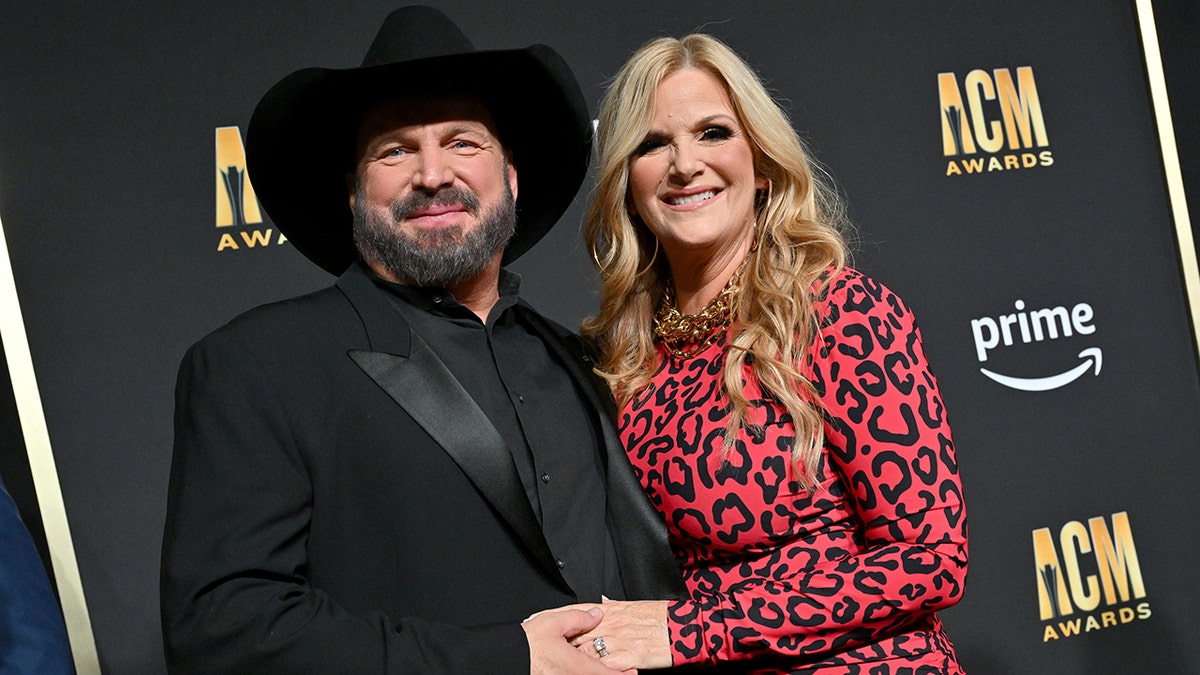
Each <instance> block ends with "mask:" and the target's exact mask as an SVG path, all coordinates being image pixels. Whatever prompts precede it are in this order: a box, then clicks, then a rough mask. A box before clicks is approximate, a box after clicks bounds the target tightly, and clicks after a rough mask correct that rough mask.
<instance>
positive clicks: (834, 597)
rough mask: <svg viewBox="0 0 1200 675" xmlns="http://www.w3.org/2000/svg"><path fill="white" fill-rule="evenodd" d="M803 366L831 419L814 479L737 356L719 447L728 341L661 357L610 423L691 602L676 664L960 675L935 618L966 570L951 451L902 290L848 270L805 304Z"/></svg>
mask: <svg viewBox="0 0 1200 675" xmlns="http://www.w3.org/2000/svg"><path fill="white" fill-rule="evenodd" d="M815 305H816V309H817V312H818V317H819V318H820V320H821V330H820V333H819V336H818V339H817V340H816V341H814V344H813V345H812V346H811V348H810V350H809V353H808V361H807V362H806V366H807V368H808V371H807V372H806V375H807V376H808V377H809V379H810V380H811V381H812V383H813V384H814V386H815V388H816V391H817V393H818V394H819V396H820V400H821V403H822V405H823V406H824V411H825V418H826V423H825V429H824V431H825V437H826V443H825V449H824V453H823V455H822V459H821V462H820V466H819V469H818V472H817V475H816V479H817V480H816V482H817V487H816V489H815V490H812V491H804V490H801V489H800V488H799V485H798V483H797V482H796V481H795V476H796V474H795V472H794V464H793V463H792V462H791V459H790V451H791V445H792V440H793V429H792V425H791V418H790V417H789V416H788V415H787V413H786V410H785V409H784V408H783V407H782V405H781V404H779V403H778V401H777V400H775V399H774V398H773V397H772V396H771V395H770V394H769V392H765V391H763V390H762V388H761V387H760V386H759V384H758V382H757V380H756V379H755V378H754V376H753V372H752V370H751V368H750V366H747V367H746V369H745V371H744V375H745V377H746V381H747V385H746V390H745V391H746V394H747V398H748V399H749V400H750V402H751V406H750V410H749V411H748V413H747V421H748V424H747V425H746V426H744V427H743V429H742V430H741V431H740V432H739V434H738V436H737V438H736V440H735V442H734V443H733V446H732V447H731V448H730V449H729V450H728V451H726V449H725V447H724V437H725V431H724V426H725V420H726V416H727V414H728V404H727V401H726V399H725V397H724V396H723V395H722V392H721V387H720V373H721V368H722V366H723V363H724V358H723V357H724V342H725V341H724V340H723V339H722V340H720V341H718V342H717V343H716V344H714V345H712V346H710V347H709V348H707V349H706V350H704V351H703V352H701V353H699V354H697V355H695V356H693V357H692V358H689V359H682V360H681V359H678V358H674V357H672V356H670V355H669V354H667V352H666V351H665V350H662V349H661V348H660V350H659V365H658V369H657V372H656V373H655V375H654V377H653V380H652V382H651V383H650V384H649V385H648V386H647V387H646V388H645V389H644V390H642V391H641V392H639V395H638V396H637V397H635V399H634V400H633V401H631V402H630V403H629V404H628V406H627V407H626V408H625V410H623V411H622V414H621V418H620V433H621V437H622V440H623V441H624V444H625V447H626V448H627V451H628V454H629V457H630V460H631V461H632V463H633V466H634V469H635V471H636V473H637V475H638V478H639V479H640V481H641V483H642V486H643V487H644V488H645V490H646V492H647V494H648V495H649V496H650V499H651V501H652V502H653V503H654V505H655V506H656V507H657V508H658V510H659V511H660V512H661V513H662V514H663V516H664V518H665V519H666V523H667V528H668V532H669V536H670V540H671V545H672V548H673V549H674V552H675V556H676V560H677V562H678V563H679V566H680V569H681V570H682V572H683V575H684V578H685V581H686V583H687V587H688V589H689V591H690V595H691V597H690V599H689V600H682V601H676V602H673V603H671V604H670V606H669V627H670V633H671V649H672V657H673V662H674V665H676V666H678V665H684V664H705V665H710V666H711V665H715V664H722V663H725V664H727V665H730V666H735V667H736V669H737V670H738V672H764V673H766V672H771V673H781V672H783V673H807V672H820V673H870V674H872V675H888V674H894V675H901V674H908V675H916V674H918V673H958V672H961V669H960V667H959V665H958V663H957V659H956V657H955V653H954V648H953V646H952V645H951V643H950V641H949V640H948V639H947V637H946V635H945V633H944V632H943V630H942V625H941V622H940V620H939V619H938V617H937V615H936V613H935V612H936V610H938V609H940V608H944V607H948V606H950V605H953V604H954V603H956V602H957V601H958V599H959V598H960V597H961V595H962V592H963V582H964V580H965V576H966V563H967V545H966V518H965V512H964V509H963V501H962V490H961V484H960V481H959V475H958V468H957V464H956V461H955V451H954V444H953V442H952V440H951V437H950V428H949V426H948V425H947V423H946V413H945V409H944V407H943V404H942V399H941V395H940V394H939V392H938V387H937V383H936V381H935V380H934V378H933V375H932V374H931V373H930V372H929V370H928V368H927V364H926V362H925V355H924V352H923V349H922V347H921V341H920V333H919V332H918V330H917V329H916V327H915V326H914V323H913V317H912V314H911V312H910V311H909V310H908V308H907V307H906V306H905V305H904V304H903V303H902V302H901V300H900V298H899V297H898V296H896V295H895V294H893V293H892V292H890V291H889V290H888V289H887V288H885V287H883V286H882V285H880V284H878V283H876V282H874V281H872V280H871V279H869V278H867V277H866V276H864V275H862V274H861V273H859V272H857V271H855V270H852V269H845V270H843V271H841V272H840V273H839V274H838V275H837V276H836V277H835V278H834V279H833V280H832V281H831V282H830V284H829V285H828V287H827V291H826V293H825V295H824V297H823V298H821V299H818V300H817V301H816V302H815Z"/></svg>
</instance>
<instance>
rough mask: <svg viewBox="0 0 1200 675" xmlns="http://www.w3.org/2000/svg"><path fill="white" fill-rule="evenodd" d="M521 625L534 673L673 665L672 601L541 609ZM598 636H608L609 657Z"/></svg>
mask: <svg viewBox="0 0 1200 675" xmlns="http://www.w3.org/2000/svg"><path fill="white" fill-rule="evenodd" d="M521 625H522V627H523V628H524V629H525V633H526V635H527V637H528V639H529V651H530V657H531V669H532V672H534V673H539V672H541V673H556V672H562V673H567V672H570V673H597V674H599V673H612V672H614V671H615V672H625V673H635V672H636V671H637V670H638V669H653V668H669V667H670V666H671V641H670V633H669V630H668V628H667V602H666V601H659V600H636V601H612V600H607V599H606V600H605V601H604V602H603V603H600V604H596V603H581V604H578V605H568V606H566V607H559V608H557V609H549V610H545V611H542V612H538V613H537V614H534V615H533V616H531V617H529V618H528V619H526V620H525V622H524V623H523V624H521ZM596 638H604V640H603V645H604V647H605V652H606V653H605V655H604V656H601V655H600V654H599V653H598V652H597V650H596V644H597V641H596ZM571 652H573V653H571ZM581 657H582V658H581Z"/></svg>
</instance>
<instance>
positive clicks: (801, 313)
mask: <svg viewBox="0 0 1200 675" xmlns="http://www.w3.org/2000/svg"><path fill="white" fill-rule="evenodd" d="M687 68H696V69H700V70H704V71H706V72H708V73H710V74H712V75H713V76H714V77H715V78H716V79H717V80H718V81H719V82H721V83H722V85H723V86H724V87H725V90H726V92H727V93H728V94H729V98H730V100H731V102H732V103H733V107H734V110H735V112H736V113H737V117H738V120H739V122H740V124H741V126H742V128H743V132H744V133H745V135H746V137H747V139H748V140H749V143H750V146H751V148H752V150H753V154H754V164H755V173H756V175H757V176H759V177H763V178H766V179H767V180H768V181H769V183H768V185H769V189H768V190H766V191H765V194H760V195H759V198H758V199H757V202H756V207H755V210H756V214H755V218H756V225H755V227H756V229H757V230H758V231H757V232H756V236H757V237H758V241H757V247H756V248H755V249H754V250H753V251H752V252H751V253H748V254H747V255H749V256H750V257H751V259H750V261H748V263H747V264H746V265H745V266H744V268H743V271H742V279H741V283H740V288H739V289H738V291H737V292H736V295H735V296H734V300H733V309H732V312H733V324H732V326H733V330H732V331H731V334H730V337H729V341H728V343H727V350H728V352H727V354H726V358H725V363H724V367H723V371H722V389H723V392H724V394H725V395H726V396H727V397H728V398H729V401H730V414H729V417H728V419H727V423H726V428H725V448H726V452H728V451H729V449H730V448H732V446H733V445H734V442H735V440H736V438H737V435H738V434H737V432H738V431H739V430H740V429H741V428H742V427H743V426H747V424H746V412H747V408H748V406H749V402H748V400H747V399H746V396H745V393H744V388H745V384H746V382H745V378H744V377H743V368H744V367H745V365H746V364H749V365H750V367H751V368H752V369H753V373H754V376H755V377H756V378H757V380H758V381H759V383H760V385H761V386H762V387H763V388H764V389H765V390H767V391H769V392H770V393H771V395H773V396H774V397H775V398H776V399H777V400H778V401H779V402H780V403H782V404H783V406H784V407H785V408H786V409H787V412H788V414H789V415H790V416H791V418H792V423H793V425H794V429H795V440H794V444H793V447H792V459H793V464H794V467H795V469H796V470H797V474H798V475H797V480H798V482H799V483H800V484H801V485H802V486H804V487H806V488H811V487H813V486H814V484H815V480H814V478H815V476H816V471H817V466H818V464H819V461H820V455H821V449H822V447H823V445H824V440H825V439H824V426H823V418H822V409H821V405H820V399H819V398H818V397H817V395H816V392H815V390H814V388H813V385H812V383H811V382H809V380H808V379H807V378H806V377H805V376H804V367H803V366H804V363H803V361H804V359H805V358H806V354H807V351H808V347H809V346H810V345H811V344H812V341H813V340H814V339H815V338H816V336H817V333H818V331H819V329H820V327H819V325H818V320H817V318H816V315H815V313H814V308H813V298H814V296H816V295H819V294H820V293H822V292H823V290H824V286H825V284H826V283H827V280H828V279H829V278H831V277H832V276H833V274H835V273H836V272H837V270H839V269H841V267H842V266H843V265H844V264H845V261H846V256H847V252H846V244H845V241H844V239H843V237H842V234H841V230H843V229H844V227H845V222H844V218H843V213H844V210H843V208H842V205H841V203H840V201H839V200H838V198H837V196H836V194H835V192H834V191H833V189H832V187H831V186H830V185H829V184H828V182H827V181H828V179H827V177H826V176H825V174H824V173H823V172H822V171H821V170H820V169H819V168H818V167H817V166H816V165H815V163H814V162H813V161H812V160H811V159H810V158H809V156H808V153H807V152H806V151H805V149H804V146H803V144H802V143H801V141H800V139H799V138H798V137H797V135H796V132H795V130H793V128H792V125H791V123H790V122H789V121H788V118H787V115H786V114H785V113H784V111H783V110H782V109H781V108H780V107H779V105H778V104H776V103H775V101H774V100H773V99H772V98H771V95H770V94H769V93H768V92H767V90H766V88H765V87H764V86H763V84H762V82H761V81H760V80H759V78H758V76H757V75H756V74H755V73H754V71H753V70H751V69H750V67H749V66H747V65H746V63H745V62H744V61H742V59H741V58H739V57H738V55H737V54H736V53H734V52H733V50H731V49H730V48H729V47H727V46H726V45H725V44H723V43H722V42H720V41H719V40H717V39H716V38H714V37H712V36H709V35H703V34H694V35H688V36H687V37H684V38H682V39H675V38H669V37H664V38H658V39H655V40H652V41H650V42H648V43H646V44H645V45H643V46H642V47H641V48H640V49H639V50H638V51H637V52H635V53H634V55H633V56H632V57H631V58H630V59H629V61H628V62H627V63H626V64H625V66H624V67H622V68H621V71H620V72H619V73H618V74H617V76H616V78H615V79H614V81H613V83H612V84H611V85H610V87H609V89H608V91H607V93H606V94H605V97H604V100H603V102H602V104H601V108H600V118H599V126H598V129H597V136H596V144H597V151H598V154H599V161H598V165H599V166H598V170H597V174H598V177H597V183H596V192H595V199H594V200H593V202H592V204H591V206H590V208H589V209H588V212H587V215H586V217H585V220H584V232H585V238H586V239H585V241H586V242H587V245H588V246H589V248H590V249H591V251H592V257H593V259H594V260H595V262H596V265H597V268H598V270H599V274H600V312H599V313H598V314H597V315H596V316H594V317H591V318H589V319H587V320H586V321H584V323H583V326H582V332H583V334H584V335H585V336H586V337H588V339H590V340H591V341H592V342H593V344H594V345H595V346H596V347H597V349H598V350H599V351H600V354H601V359H600V361H599V363H598V364H597V367H596V371H597V372H598V373H599V374H600V375H601V376H602V377H604V378H605V379H606V380H607V381H608V384H609V386H610V387H611V388H612V390H613V393H614V395H615V396H616V398H617V402H618V404H619V405H620V406H621V407H622V408H624V406H625V405H627V404H628V403H629V401H630V400H632V399H633V398H634V397H635V396H636V395H637V394H638V393H639V392H641V390H643V389H644V388H645V387H646V386H647V385H648V384H649V383H650V380H651V377H652V376H653V373H654V371H655V359H656V352H655V346H654V335H653V326H654V314H655V311H656V309H657V308H658V306H659V303H660V302H661V301H662V298H663V293H664V291H665V290H666V286H667V284H668V282H669V276H670V271H669V269H668V266H667V264H666V262H665V261H664V260H663V259H662V258H660V257H659V256H658V243H657V241H656V240H655V238H654V235H653V234H651V233H650V231H649V230H648V229H647V228H646V227H645V225H643V224H641V223H640V222H635V220H634V219H633V218H632V217H631V216H630V211H629V206H628V205H629V203H630V196H629V166H630V161H631V159H632V157H633V156H634V153H635V150H636V149H637V148H638V146H639V145H640V144H641V143H642V142H643V141H644V140H645V138H646V134H647V132H648V130H649V126H650V122H651V119H652V117H653V114H654V106H655V91H656V89H657V87H658V85H659V83H660V82H662V81H663V79H665V78H666V77H667V76H668V75H671V74H672V73H675V72H677V71H679V70H683V69H687ZM750 355H753V357H752V358H750Z"/></svg>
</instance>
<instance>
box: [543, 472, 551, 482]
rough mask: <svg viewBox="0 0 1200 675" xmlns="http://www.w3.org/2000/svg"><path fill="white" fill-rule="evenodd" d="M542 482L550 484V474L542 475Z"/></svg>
mask: <svg viewBox="0 0 1200 675" xmlns="http://www.w3.org/2000/svg"><path fill="white" fill-rule="evenodd" d="M542 482H543V483H549V482H550V474H548V473H544V474H542Z"/></svg>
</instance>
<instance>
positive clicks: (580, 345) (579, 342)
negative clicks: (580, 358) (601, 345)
mask: <svg viewBox="0 0 1200 675" xmlns="http://www.w3.org/2000/svg"><path fill="white" fill-rule="evenodd" d="M517 307H518V309H519V311H520V312H521V315H522V316H523V317H524V318H525V320H526V322H527V323H529V324H531V325H533V326H534V327H535V329H536V330H537V331H538V332H539V333H541V334H542V336H543V337H544V338H550V339H555V340H558V341H559V342H561V343H563V344H565V345H567V346H569V347H571V348H572V349H574V350H576V351H579V352H580V353H581V354H587V355H589V356H591V355H592V349H591V347H590V346H589V345H588V343H587V340H585V339H584V338H583V337H582V336H580V335H579V334H578V333H576V332H575V331H573V330H571V329H569V328H567V327H566V326H563V325H562V324H560V323H558V322H556V321H554V320H553V319H550V318H548V317H547V316H546V315H545V314H542V313H541V312H539V311H537V310H536V309H534V308H533V306H532V305H530V304H529V303H528V302H526V301H525V300H521V301H520V302H519V303H518V304H517Z"/></svg>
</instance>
